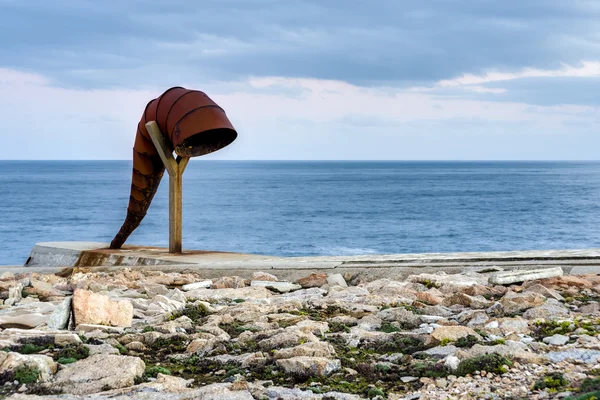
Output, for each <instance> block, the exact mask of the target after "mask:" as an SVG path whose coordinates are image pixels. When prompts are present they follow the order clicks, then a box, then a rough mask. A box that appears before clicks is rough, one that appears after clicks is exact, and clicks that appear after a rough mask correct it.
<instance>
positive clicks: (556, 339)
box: [542, 334, 569, 346]
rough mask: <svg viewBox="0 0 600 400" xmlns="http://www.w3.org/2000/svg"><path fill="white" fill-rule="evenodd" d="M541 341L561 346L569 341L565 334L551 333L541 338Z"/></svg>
mask: <svg viewBox="0 0 600 400" xmlns="http://www.w3.org/2000/svg"><path fill="white" fill-rule="evenodd" d="M542 342H544V343H546V344H549V345H551V346H563V345H565V344H567V343H568V342H569V337H568V336H565V335H559V334H556V335H552V336H548V337H545V338H544V339H542Z"/></svg>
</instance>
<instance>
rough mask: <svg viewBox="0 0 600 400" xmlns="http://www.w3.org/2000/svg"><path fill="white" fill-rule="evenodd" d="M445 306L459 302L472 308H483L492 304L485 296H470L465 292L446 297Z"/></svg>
mask: <svg viewBox="0 0 600 400" xmlns="http://www.w3.org/2000/svg"><path fill="white" fill-rule="evenodd" d="M443 304H444V305H445V306H453V305H455V304H459V305H461V306H466V307H470V308H476V309H482V308H488V307H489V306H491V305H492V303H491V302H490V301H489V300H486V298H485V297H483V296H469V295H468V294H465V293H457V294H455V295H452V296H450V297H448V298H446V299H445V300H444V302H443Z"/></svg>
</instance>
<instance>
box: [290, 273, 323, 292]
mask: <svg viewBox="0 0 600 400" xmlns="http://www.w3.org/2000/svg"><path fill="white" fill-rule="evenodd" d="M296 283H297V284H298V285H300V286H302V287H303V288H305V289H306V288H312V287H321V286H324V285H325V284H327V274H317V273H313V274H310V275H308V276H305V277H304V278H300V279H298V280H297V281H296Z"/></svg>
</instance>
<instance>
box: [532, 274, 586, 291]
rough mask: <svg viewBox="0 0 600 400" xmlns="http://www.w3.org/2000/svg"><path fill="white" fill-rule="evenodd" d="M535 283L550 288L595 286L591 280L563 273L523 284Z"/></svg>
mask: <svg viewBox="0 0 600 400" xmlns="http://www.w3.org/2000/svg"><path fill="white" fill-rule="evenodd" d="M534 284H540V285H542V286H545V287H547V288H550V289H566V288H569V287H575V288H579V289H584V288H591V287H593V286H594V283H593V282H591V280H589V279H586V278H584V277H581V276H573V275H563V276H559V277H555V278H547V279H540V280H538V281H534V282H526V283H525V284H523V286H525V287H528V286H531V285H534Z"/></svg>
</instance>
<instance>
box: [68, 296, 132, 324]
mask: <svg viewBox="0 0 600 400" xmlns="http://www.w3.org/2000/svg"><path fill="white" fill-rule="evenodd" d="M73 313H74V318H75V323H76V324H96V325H109V326H122V327H128V326H131V322H132V319H133V306H132V305H131V302H130V301H127V300H112V299H110V298H109V297H108V296H106V295H103V294H100V293H94V292H92V291H89V290H82V289H76V290H75V293H74V295H73Z"/></svg>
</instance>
